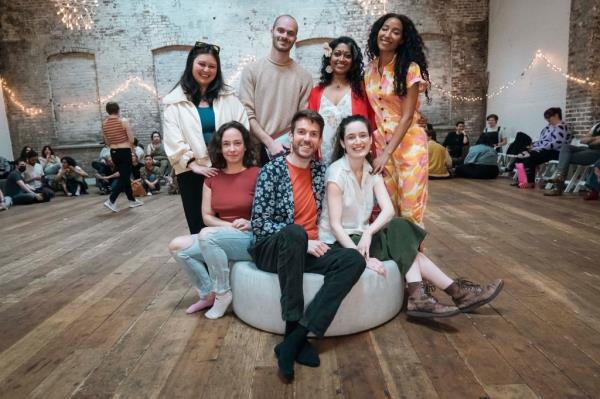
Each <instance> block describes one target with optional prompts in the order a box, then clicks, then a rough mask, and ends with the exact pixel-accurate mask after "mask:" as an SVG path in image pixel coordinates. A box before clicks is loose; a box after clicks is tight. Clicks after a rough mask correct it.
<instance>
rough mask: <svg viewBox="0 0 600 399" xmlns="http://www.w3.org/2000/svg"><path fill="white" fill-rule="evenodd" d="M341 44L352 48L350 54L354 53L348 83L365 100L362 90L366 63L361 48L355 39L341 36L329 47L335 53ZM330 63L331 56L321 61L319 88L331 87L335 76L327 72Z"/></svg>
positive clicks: (347, 75)
mask: <svg viewBox="0 0 600 399" xmlns="http://www.w3.org/2000/svg"><path fill="white" fill-rule="evenodd" d="M340 44H345V45H347V46H348V47H350V52H351V53H352V66H351V67H350V70H349V71H348V73H347V74H346V78H347V79H348V82H350V88H351V89H352V92H353V93H354V94H356V95H357V96H358V97H360V98H365V93H364V90H363V88H362V81H363V71H364V63H363V56H362V52H361V50H360V47H358V44H356V42H355V41H354V39H352V38H351V37H348V36H340V37H338V38H337V39H333V40H332V41H330V42H329V47H330V48H331V50H332V52H333V51H335V48H336V47H337V46H338V45H340ZM330 62H331V55H330V56H329V57H328V56H326V55H323V57H322V59H321V77H320V78H319V86H321V87H325V86H327V85H329V84H330V83H331V80H332V78H333V74H332V73H329V72H327V67H328V66H329V63H330Z"/></svg>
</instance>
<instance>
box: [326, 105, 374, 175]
mask: <svg viewBox="0 0 600 399" xmlns="http://www.w3.org/2000/svg"><path fill="white" fill-rule="evenodd" d="M352 122H362V123H364V124H365V126H366V128H367V132H369V137H373V131H372V130H371V127H370V126H369V121H368V120H367V118H365V117H364V116H362V115H359V114H356V115H350V116H347V117H345V118H344V119H342V121H341V122H340V125H339V126H338V128H337V130H336V131H335V141H334V143H333V151H332V153H331V163H334V162H335V161H337V160H338V159H340V158H341V157H343V156H344V154H345V153H346V151H345V150H344V147H342V141H344V136H345V135H346V126H348V125H349V124H351V123H352ZM367 162H369V164H371V165H372V164H373V155H372V154H371V153H370V152H369V153H368V154H367Z"/></svg>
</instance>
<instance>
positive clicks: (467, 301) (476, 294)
mask: <svg viewBox="0 0 600 399" xmlns="http://www.w3.org/2000/svg"><path fill="white" fill-rule="evenodd" d="M503 286H504V281H502V280H501V279H498V280H494V281H492V282H491V283H490V284H488V285H486V286H485V287H482V286H481V285H479V284H475V283H472V282H471V281H469V280H464V279H460V278H459V279H456V280H455V281H454V282H453V283H452V284H450V286H449V287H448V288H446V289H445V290H444V291H445V292H446V293H447V294H448V295H450V296H451V297H452V300H453V301H454V303H455V304H456V306H458V308H459V309H460V310H461V312H464V313H467V312H471V311H473V310H475V309H477V308H478V307H480V306H483V305H485V304H486V303H488V302H490V301H491V300H492V299H494V298H495V297H496V296H497V295H498V294H499V293H500V291H502V287H503Z"/></svg>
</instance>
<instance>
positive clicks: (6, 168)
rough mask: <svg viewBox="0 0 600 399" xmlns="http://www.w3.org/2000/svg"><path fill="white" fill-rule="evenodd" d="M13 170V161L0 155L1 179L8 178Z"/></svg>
mask: <svg viewBox="0 0 600 399" xmlns="http://www.w3.org/2000/svg"><path fill="white" fill-rule="evenodd" d="M11 170H12V166H11V162H10V161H9V160H8V159H6V158H4V157H0V179H6V178H7V177H8V174H9V173H10V171H11Z"/></svg>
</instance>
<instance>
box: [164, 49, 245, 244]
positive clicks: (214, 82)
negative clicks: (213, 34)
mask: <svg viewBox="0 0 600 399" xmlns="http://www.w3.org/2000/svg"><path fill="white" fill-rule="evenodd" d="M219 51H220V49H219V47H218V46H216V45H213V44H208V43H203V42H196V45H195V46H194V47H193V48H192V49H191V50H190V52H189V54H188V57H187V61H186V65H185V71H184V72H183V75H182V76H181V79H180V80H179V83H178V85H177V86H176V87H175V88H174V89H173V91H171V92H170V93H169V94H168V95H167V96H166V97H165V98H164V99H163V104H164V105H165V108H164V114H163V133H164V147H165V152H166V153H167V156H168V157H169V161H170V163H171V165H172V166H173V169H174V170H175V173H176V175H177V181H178V183H179V191H180V193H181V201H182V203H183V210H184V212H185V218H186V220H187V224H188V227H189V229H190V233H191V234H196V233H198V232H199V231H200V230H201V229H202V228H203V227H205V224H204V222H203V220H202V212H201V204H202V186H203V184H204V178H205V177H211V176H214V175H216V174H217V169H215V168H213V167H212V166H211V162H210V158H209V156H208V151H207V146H208V143H209V142H210V140H211V139H212V136H213V134H214V132H215V131H216V130H217V129H218V128H219V126H221V125H222V124H224V123H227V122H231V121H238V122H240V123H241V124H243V125H244V126H245V127H246V128H249V123H248V116H247V115H246V111H245V110H244V106H243V105H242V103H241V102H240V101H239V100H238V98H237V97H236V96H235V94H234V92H233V90H232V89H231V88H229V87H228V86H227V85H226V84H225V82H224V79H223V75H222V73H221V62H220V59H219Z"/></svg>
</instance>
